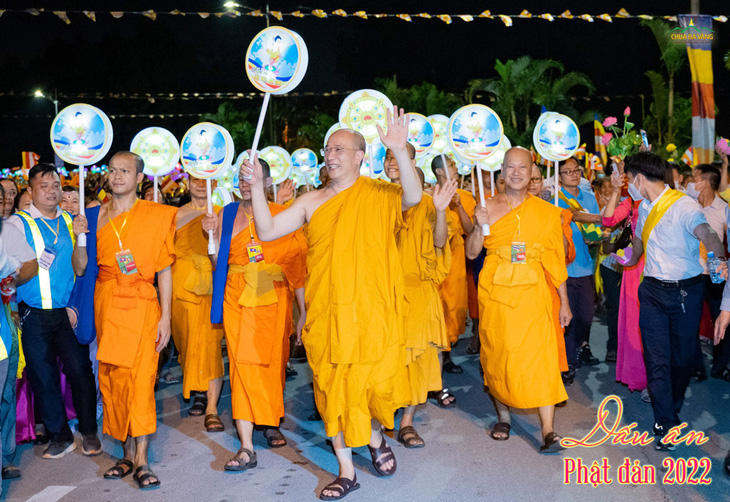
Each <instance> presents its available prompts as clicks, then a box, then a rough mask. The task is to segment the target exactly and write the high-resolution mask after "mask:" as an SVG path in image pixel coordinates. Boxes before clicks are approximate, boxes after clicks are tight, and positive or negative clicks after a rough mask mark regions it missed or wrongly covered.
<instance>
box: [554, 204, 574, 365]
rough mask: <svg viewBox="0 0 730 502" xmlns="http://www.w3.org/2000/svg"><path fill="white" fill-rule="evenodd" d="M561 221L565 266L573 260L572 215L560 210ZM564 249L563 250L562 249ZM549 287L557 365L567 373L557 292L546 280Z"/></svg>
mask: <svg viewBox="0 0 730 502" xmlns="http://www.w3.org/2000/svg"><path fill="white" fill-rule="evenodd" d="M561 216H562V218H561V221H562V227H563V235H564V236H565V239H567V242H568V248H567V249H566V253H565V264H566V265H570V263H571V262H572V261H573V260H575V245H574V244H573V230H572V229H571V228H570V222H571V221H573V213H571V212H570V211H568V210H567V209H562V213H561ZM564 249H565V248H564ZM548 285H549V286H550V296H551V297H552V299H553V321H554V322H555V329H556V330H557V333H558V334H557V336H556V337H555V341H556V342H557V344H558V365H559V367H560V371H568V370H569V369H570V368H569V366H568V357H567V355H566V354H565V328H563V327H562V326H561V325H560V297H559V296H558V290H557V289H556V288H555V286H553V284H552V281H550V280H548Z"/></svg>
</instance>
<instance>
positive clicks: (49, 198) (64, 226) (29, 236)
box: [8, 164, 102, 458]
mask: <svg viewBox="0 0 730 502" xmlns="http://www.w3.org/2000/svg"><path fill="white" fill-rule="evenodd" d="M28 183H29V187H28V192H29V193H30V194H31V198H32V200H33V202H32V203H31V205H30V208H28V210H27V211H20V212H18V213H17V214H15V215H13V216H12V217H11V218H9V219H8V223H12V224H13V225H15V226H16V227H18V228H19V229H20V230H21V231H22V232H23V234H24V236H25V239H26V241H27V242H28V244H29V245H30V246H31V247H32V248H33V249H34V250H35V254H36V257H37V259H38V275H37V276H36V277H34V278H33V279H31V280H30V281H28V282H26V283H25V284H22V285H20V286H18V290H17V297H18V312H19V314H20V319H21V325H22V332H23V347H24V349H25V359H26V364H27V370H28V380H29V381H30V385H31V387H32V389H33V393H34V396H35V403H36V405H37V406H38V407H39V410H40V416H41V418H42V421H43V423H44V425H45V426H46V429H47V430H48V435H49V437H50V439H51V443H50V444H49V446H48V448H46V450H45V451H44V452H43V457H44V458H60V457H62V456H64V455H65V454H66V453H68V452H70V451H72V450H74V449H75V448H76V444H75V443H74V437H73V434H72V433H71V429H70V428H69V426H68V419H67V417H66V411H65V407H64V403H63V398H62V396H61V387H60V374H59V369H58V364H57V362H56V361H57V360H58V359H60V360H61V363H63V372H64V374H65V375H66V377H67V378H68V381H69V383H70V384H71V393H72V395H73V402H74V408H75V409H76V416H77V418H78V420H79V432H81V435H82V437H83V443H82V451H83V453H84V454H85V455H98V454H100V453H101V451H102V449H101V442H100V441H99V437H98V436H97V425H96V384H95V382H94V374H93V373H92V370H91V360H90V359H89V347H88V345H81V344H80V343H79V342H78V340H77V339H76V336H75V335H74V331H73V328H72V326H71V322H70V321H69V317H68V314H67V312H66V306H67V304H68V300H69V297H70V295H71V290H72V289H73V285H74V280H75V276H74V272H73V267H72V265H71V253H72V252H73V247H74V236H73V232H72V228H71V224H72V220H71V216H70V215H69V214H68V213H66V212H65V211H62V210H61V209H60V208H59V207H58V204H59V202H60V201H61V180H60V178H59V176H58V173H57V172H56V168H55V167H54V166H53V165H51V164H38V165H36V166H34V167H33V168H32V169H31V170H30V172H29V173H28Z"/></svg>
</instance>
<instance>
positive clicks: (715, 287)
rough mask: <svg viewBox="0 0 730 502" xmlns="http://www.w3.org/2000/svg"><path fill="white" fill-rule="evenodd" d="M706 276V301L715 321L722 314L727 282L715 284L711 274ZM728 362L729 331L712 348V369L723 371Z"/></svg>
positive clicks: (729, 358) (729, 355) (729, 351)
mask: <svg viewBox="0 0 730 502" xmlns="http://www.w3.org/2000/svg"><path fill="white" fill-rule="evenodd" d="M704 277H705V303H707V306H708V307H709V308H710V315H711V316H712V320H713V321H714V320H715V319H717V316H719V315H720V304H722V292H723V290H724V289H725V283H724V282H723V283H721V284H714V283H713V282H712V280H711V279H710V276H709V275H706V276H704ZM700 355H701V354H700ZM700 360H701V359H700ZM728 363H730V343H728V333H725V338H723V339H722V341H721V342H720V343H718V344H717V345H715V346H714V347H713V349H712V371H717V372H720V373H722V371H723V370H724V369H725V368H727V365H728Z"/></svg>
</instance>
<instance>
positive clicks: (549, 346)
mask: <svg viewBox="0 0 730 502" xmlns="http://www.w3.org/2000/svg"><path fill="white" fill-rule="evenodd" d="M517 215H519V216H520V219H518V218H517ZM518 224H519V228H520V233H519V235H518ZM513 241H517V242H524V243H525V244H526V249H527V263H524V264H512V263H511V244H512V242H513ZM484 246H485V247H486V248H487V258H486V260H485V262H484V268H483V269H482V272H481V275H480V276H479V310H480V316H479V317H480V319H481V320H482V321H481V323H480V325H479V335H480V339H481V344H482V346H481V358H480V360H481V363H482V368H483V369H484V382H485V384H486V385H487V386H488V387H489V390H490V392H491V393H492V395H493V396H494V397H495V398H496V399H498V400H499V401H500V402H502V403H504V404H506V405H508V406H512V407H515V408H534V407H538V406H548V405H551V404H556V403H559V402H561V401H564V400H565V399H567V398H568V396H567V394H566V393H565V387H564V386H563V382H562V379H561V377H560V369H559V367H558V344H557V341H556V337H557V334H558V333H557V329H556V326H555V323H554V320H553V315H554V314H553V300H552V297H551V292H550V286H549V284H548V281H551V282H552V283H553V285H554V286H555V287H558V286H560V285H561V284H562V283H563V282H565V281H566V279H567V278H568V271H567V268H566V266H565V249H564V247H563V229H562V225H561V222H560V209H559V208H557V207H555V206H553V205H552V204H550V203H548V202H545V201H543V200H541V199H539V198H537V197H533V196H530V195H528V197H527V199H525V201H524V202H523V203H522V204H520V205H519V206H518V207H516V208H515V209H514V210H512V211H510V212H509V213H507V214H506V215H505V216H503V217H502V218H500V219H499V220H498V221H496V222H495V223H493V224H492V225H491V235H489V236H487V237H485V239H484Z"/></svg>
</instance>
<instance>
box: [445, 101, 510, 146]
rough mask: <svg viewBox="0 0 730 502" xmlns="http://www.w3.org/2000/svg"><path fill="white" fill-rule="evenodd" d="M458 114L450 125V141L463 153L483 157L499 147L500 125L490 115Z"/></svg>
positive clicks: (475, 112)
mask: <svg viewBox="0 0 730 502" xmlns="http://www.w3.org/2000/svg"><path fill="white" fill-rule="evenodd" d="M467 113H468V115H467V114H466V113H464V114H459V116H457V117H456V118H455V120H454V122H453V124H452V126H451V127H452V140H453V143H454V145H455V146H456V147H457V149H458V150H459V151H461V152H464V153H471V154H476V155H483V154H485V153H488V152H490V151H491V150H493V149H494V148H496V147H497V145H499V140H500V139H501V133H500V129H501V127H500V125H499V122H498V120H497V118H496V117H495V116H494V115H492V114H491V113H486V112H483V111H481V110H477V111H471V112H468V111H467Z"/></svg>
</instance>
